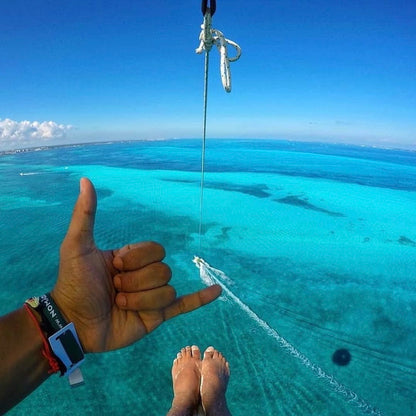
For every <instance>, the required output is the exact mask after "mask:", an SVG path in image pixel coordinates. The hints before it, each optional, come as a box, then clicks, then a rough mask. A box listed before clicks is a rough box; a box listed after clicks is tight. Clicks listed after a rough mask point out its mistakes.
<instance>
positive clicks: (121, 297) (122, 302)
mask: <svg viewBox="0 0 416 416" xmlns="http://www.w3.org/2000/svg"><path fill="white" fill-rule="evenodd" d="M117 304H118V306H126V305H127V298H126V297H125V296H124V295H120V294H118V295H117Z"/></svg>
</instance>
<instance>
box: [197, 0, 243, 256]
mask: <svg viewBox="0 0 416 416" xmlns="http://www.w3.org/2000/svg"><path fill="white" fill-rule="evenodd" d="M216 8H217V5H216V1H215V0H211V1H210V6H208V0H202V6H201V10H202V15H203V16H204V20H203V22H202V25H201V33H200V35H199V40H200V44H199V47H198V48H197V49H196V50H195V52H196V53H198V54H200V53H202V52H203V51H205V64H204V107H203V128H202V155H201V187H200V188H201V192H200V203H199V249H200V250H201V239H202V212H203V200H204V176H205V142H206V133H207V103H208V69H209V53H210V51H211V49H212V46H213V45H215V46H217V48H218V51H219V53H220V73H221V81H222V85H223V87H224V89H225V91H226V92H231V70H230V62H234V61H236V60H237V59H238V58H239V57H240V55H241V48H240V46H238V45H237V44H236V43H235V42H233V41H232V40H229V39H226V38H225V37H224V34H223V33H222V32H220V31H219V30H217V29H213V28H212V16H213V15H214V13H215V10H216ZM227 45H231V46H233V47H234V48H235V49H236V55H235V56H234V57H232V58H230V57H229V56H228V49H227Z"/></svg>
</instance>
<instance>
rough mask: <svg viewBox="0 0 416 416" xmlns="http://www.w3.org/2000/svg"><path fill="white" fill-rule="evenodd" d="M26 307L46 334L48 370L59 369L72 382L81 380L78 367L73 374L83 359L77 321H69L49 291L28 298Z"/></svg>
mask: <svg viewBox="0 0 416 416" xmlns="http://www.w3.org/2000/svg"><path fill="white" fill-rule="evenodd" d="M25 308H26V310H27V312H28V313H29V315H30V317H31V318H32V320H33V322H34V323H35V325H36V326H37V327H38V330H39V333H40V334H41V335H42V336H43V344H44V349H43V351H42V353H43V355H44V356H45V357H46V358H47V359H48V361H49V364H50V371H49V372H50V373H54V372H57V371H59V370H60V372H61V375H67V376H69V379H70V380H69V381H70V384H74V383H77V384H78V383H79V382H82V381H83V380H82V375H81V373H80V371H79V370H78V371H77V374H76V375H73V373H74V371H75V370H77V369H78V368H79V366H80V365H81V364H82V362H83V361H84V352H83V349H82V347H81V343H80V341H79V339H78V335H77V332H76V330H75V326H74V324H73V323H72V322H69V323H68V322H67V321H66V319H65V318H64V317H63V315H62V313H61V311H60V310H59V308H58V306H57V305H56V303H55V301H54V300H53V298H52V296H51V295H50V294H49V293H47V294H45V295H42V296H40V297H33V298H30V299H28V300H27V301H26V302H25ZM39 318H40V319H39ZM74 378H76V379H77V381H74Z"/></svg>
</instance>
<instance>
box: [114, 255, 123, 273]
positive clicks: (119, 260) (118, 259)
mask: <svg viewBox="0 0 416 416" xmlns="http://www.w3.org/2000/svg"><path fill="white" fill-rule="evenodd" d="M113 266H114V267H115V268H116V269H117V270H123V259H122V258H121V257H120V256H116V257H114V259H113Z"/></svg>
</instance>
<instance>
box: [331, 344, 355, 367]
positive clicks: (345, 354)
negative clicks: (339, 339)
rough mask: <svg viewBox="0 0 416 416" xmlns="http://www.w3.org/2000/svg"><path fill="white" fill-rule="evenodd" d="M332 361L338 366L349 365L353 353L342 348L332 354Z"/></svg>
mask: <svg viewBox="0 0 416 416" xmlns="http://www.w3.org/2000/svg"><path fill="white" fill-rule="evenodd" d="M332 361H333V362H334V363H335V364H337V365H341V366H343V365H348V364H349V362H350V361H351V353H350V352H349V351H348V350H347V349H346V348H340V349H339V350H336V351H335V352H334V353H333V354H332Z"/></svg>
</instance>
